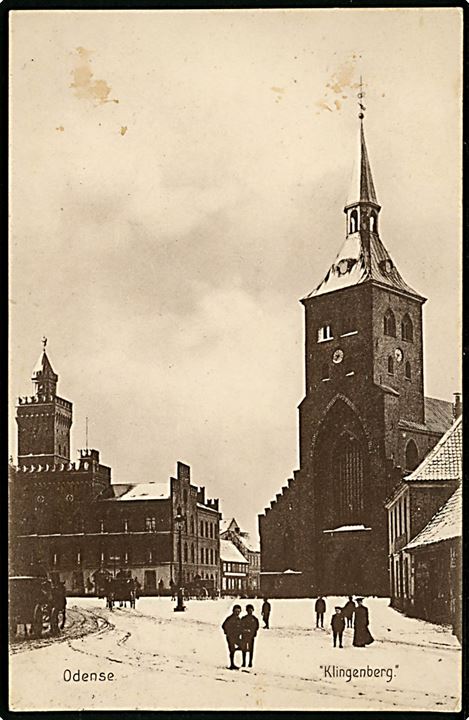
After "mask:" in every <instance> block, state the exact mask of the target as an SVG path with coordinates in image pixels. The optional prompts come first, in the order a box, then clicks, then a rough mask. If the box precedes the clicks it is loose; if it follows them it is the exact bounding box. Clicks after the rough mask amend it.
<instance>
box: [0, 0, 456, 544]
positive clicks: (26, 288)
mask: <svg viewBox="0 0 469 720" xmlns="http://www.w3.org/2000/svg"><path fill="white" fill-rule="evenodd" d="M11 32H12V50H11V74H12V75H11V76H12V81H11V121H12V122H11V171H10V172H11V218H12V219H11V233H10V258H11V259H10V269H11V273H10V277H11V282H10V311H11V312H10V349H11V377H10V407H11V416H12V420H11V424H10V447H11V452H12V454H13V455H15V457H16V437H15V435H16V429H15V423H14V420H13V417H14V404H15V399H16V396H17V395H22V394H28V393H29V392H30V391H31V383H30V376H31V370H32V368H33V365H34V363H35V361H36V359H37V356H38V355H39V354H40V350H41V337H42V336H43V335H46V336H47V337H48V338H49V344H48V352H49V357H50V359H51V361H52V364H53V367H54V369H55V371H56V372H58V373H59V375H60V381H59V393H60V394H61V395H62V397H65V398H67V399H70V400H72V401H73V402H74V425H73V430H72V433H73V442H72V447H73V449H74V451H75V449H77V448H80V447H83V446H84V444H85V417H86V416H88V417H89V444H90V446H91V447H97V448H99V449H100V451H101V458H102V461H103V462H104V463H106V464H109V465H111V467H112V472H113V480H114V482H140V481H149V480H162V479H164V478H166V477H168V476H169V475H171V474H173V473H174V472H175V465H176V461H177V460H182V461H184V462H187V463H189V464H190V465H191V466H192V469H193V481H194V482H195V483H196V484H199V485H205V486H206V488H207V493H208V495H209V496H210V497H220V498H222V510H223V512H224V514H225V515H226V516H232V515H236V517H237V518H238V520H239V522H240V523H241V524H243V525H244V526H245V527H246V528H247V529H249V530H254V529H255V528H256V527H257V514H258V513H259V512H261V511H262V510H263V508H264V506H266V505H267V504H268V503H269V501H270V500H271V498H272V497H273V496H274V495H275V493H276V492H278V490H279V488H280V487H281V485H282V484H284V482H285V479H286V478H288V477H289V476H290V475H291V472H292V470H293V469H295V468H296V467H297V462H298V453H297V445H298V443H297V405H298V403H299V402H300V400H301V399H302V396H303V377H304V372H303V308H302V306H301V305H300V304H299V303H298V300H299V298H301V297H303V296H304V295H305V294H306V293H307V292H309V291H310V290H311V289H312V288H313V287H314V286H315V285H316V284H317V283H318V282H319V281H320V280H321V279H322V277H323V276H324V274H325V272H326V270H327V268H328V266H329V264H330V263H331V261H332V260H333V258H334V256H335V254H336V252H337V250H338V249H339V247H340V245H341V243H342V241H343V237H344V215H343V212H342V210H343V205H344V203H345V200H346V198H347V194H348V185H349V181H350V176H351V171H352V165H353V156H354V152H355V147H356V136H357V132H358V121H357V108H356V92H357V83H358V80H359V77H360V74H362V75H363V79H364V83H365V85H366V93H367V95H366V101H365V104H366V106H367V113H366V121H365V126H366V135H367V142H368V150H369V154H370V159H371V165H372V169H373V175H374V180H375V186H376V190H377V194H378V199H379V201H380V203H381V205H382V208H383V209H382V211H381V224H380V232H381V238H382V239H383V241H384V243H385V245H386V246H387V248H388V250H389V252H390V254H391V256H392V257H393V259H394V261H395V263H396V264H397V266H398V267H399V269H400V271H401V274H402V275H403V276H404V278H405V280H406V281H407V282H408V283H409V284H410V285H411V286H412V287H414V288H415V289H416V290H418V291H419V292H420V293H422V294H423V295H425V296H426V297H428V302H427V303H426V305H425V307H424V320H425V338H424V343H425V386H426V394H428V395H432V396H434V397H439V398H444V399H451V397H452V393H453V392H454V391H457V390H459V389H460V387H461V380H460V354H461V348H460V292H461V287H460V285H461V283H460V279H461V278H460V276H461V238H460V226H461V187H460V177H461V158H460V155H461V118H460V106H461V14H460V12H459V10H458V9H426V10H415V9H414V10H384V11H383V10H374V11H371V10H307V11H303V10H301V11H221V12H220V11H219V12H215V11H207V12H195V11H191V12H187V11H186V12H159V11H150V12H138V11H130V12H99V11H98V12H84V11H77V12H59V11H52V12H45V11H39V12H37V11H36V12H18V11H17V12H15V13H13V17H12V23H11Z"/></svg>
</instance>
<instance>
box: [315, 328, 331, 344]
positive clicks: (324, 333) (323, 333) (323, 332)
mask: <svg viewBox="0 0 469 720" xmlns="http://www.w3.org/2000/svg"><path fill="white" fill-rule="evenodd" d="M332 339H333V338H332V328H331V326H330V325H323V326H322V327H320V328H319V330H318V342H325V341H326V340H332Z"/></svg>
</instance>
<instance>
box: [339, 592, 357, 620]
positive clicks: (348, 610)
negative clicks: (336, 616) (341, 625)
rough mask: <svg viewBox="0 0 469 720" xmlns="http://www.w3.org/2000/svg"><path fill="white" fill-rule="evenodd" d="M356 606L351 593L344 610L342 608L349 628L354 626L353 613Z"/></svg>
mask: <svg viewBox="0 0 469 720" xmlns="http://www.w3.org/2000/svg"><path fill="white" fill-rule="evenodd" d="M355 608H356V605H355V603H354V602H353V597H352V596H351V595H349V596H348V600H347V602H346V603H345V605H344V607H343V610H342V615H343V616H344V618H345V620H346V622H347V627H348V628H351V627H352V626H353V615H354V612H355Z"/></svg>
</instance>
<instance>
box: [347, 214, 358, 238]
mask: <svg viewBox="0 0 469 720" xmlns="http://www.w3.org/2000/svg"><path fill="white" fill-rule="evenodd" d="M357 230H358V210H352V212H351V213H350V226H349V232H351V233H354V232H357Z"/></svg>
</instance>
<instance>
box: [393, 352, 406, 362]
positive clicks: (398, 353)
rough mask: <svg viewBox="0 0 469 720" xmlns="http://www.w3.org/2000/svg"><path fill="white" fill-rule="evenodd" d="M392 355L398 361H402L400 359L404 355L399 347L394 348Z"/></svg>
mask: <svg viewBox="0 0 469 720" xmlns="http://www.w3.org/2000/svg"><path fill="white" fill-rule="evenodd" d="M394 357H395V358H396V360H397V362H398V363H401V362H402V359H403V357H404V353H403V352H402V350H401V348H396V349H395V350H394Z"/></svg>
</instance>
